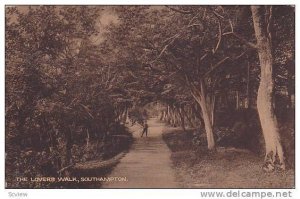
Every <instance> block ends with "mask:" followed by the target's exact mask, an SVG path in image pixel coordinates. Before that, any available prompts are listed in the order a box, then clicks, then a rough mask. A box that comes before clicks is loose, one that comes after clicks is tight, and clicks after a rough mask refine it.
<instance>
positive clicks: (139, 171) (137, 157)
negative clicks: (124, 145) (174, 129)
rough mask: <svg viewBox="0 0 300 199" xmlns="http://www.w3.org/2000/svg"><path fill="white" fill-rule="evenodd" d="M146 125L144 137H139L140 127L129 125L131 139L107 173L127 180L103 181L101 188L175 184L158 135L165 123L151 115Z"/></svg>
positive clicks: (166, 152) (165, 147)
mask: <svg viewBox="0 0 300 199" xmlns="http://www.w3.org/2000/svg"><path fill="white" fill-rule="evenodd" d="M148 125H149V128H148V137H141V131H142V127H140V126H133V127H131V128H130V130H131V131H132V132H133V137H134V143H133V144H132V147H131V149H130V150H129V152H128V153H127V154H126V155H125V156H124V157H123V158H122V159H121V161H120V163H119V164H118V165H117V166H116V167H115V168H114V169H113V171H112V173H111V174H110V175H109V176H114V177H126V178H127V181H126V182H124V181H120V182H116V181H114V182H106V183H104V184H103V186H102V188H178V186H179V185H178V183H177V182H176V179H175V174H174V171H173V169H172V166H171V165H172V162H171V160H170V156H171V152H170V150H169V148H168V147H167V145H166V143H165V142H164V141H163V139H162V132H163V129H164V128H165V125H164V124H163V123H161V122H159V121H158V120H157V119H154V118H152V119H150V120H148ZM166 128H167V127H166ZM144 136H145V135H144Z"/></svg>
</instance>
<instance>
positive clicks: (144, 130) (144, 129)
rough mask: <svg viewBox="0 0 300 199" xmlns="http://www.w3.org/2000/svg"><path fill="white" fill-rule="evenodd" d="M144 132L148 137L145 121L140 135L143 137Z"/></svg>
mask: <svg viewBox="0 0 300 199" xmlns="http://www.w3.org/2000/svg"><path fill="white" fill-rule="evenodd" d="M144 133H146V137H148V124H147V122H145V123H144V128H143V132H142V135H141V137H143V135H144Z"/></svg>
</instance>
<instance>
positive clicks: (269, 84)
mask: <svg viewBox="0 0 300 199" xmlns="http://www.w3.org/2000/svg"><path fill="white" fill-rule="evenodd" d="M251 11H252V18H253V24H254V30H255V36H256V39H257V48H258V55H259V61H260V66H261V77H260V85H259V89H258V95H257V110H258V113H259V118H260V122H261V127H262V131H263V136H264V139H265V144H266V156H265V161H266V164H265V167H264V169H267V170H273V169H274V168H275V166H276V165H275V164H276V163H279V164H278V165H279V166H280V168H282V169H284V168H285V164H284V155H283V150H282V145H281V142H280V135H279V130H278V123H277V119H276V116H275V114H274V107H273V104H272V98H273V90H274V83H273V77H272V66H273V57H272V47H271V38H270V36H269V33H268V30H267V26H268V24H266V22H265V20H264V19H265V7H264V6H251Z"/></svg>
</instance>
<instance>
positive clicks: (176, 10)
mask: <svg viewBox="0 0 300 199" xmlns="http://www.w3.org/2000/svg"><path fill="white" fill-rule="evenodd" d="M166 7H167V8H169V9H170V10H172V11H174V12H179V13H181V14H193V12H192V11H186V10H179V9H177V8H173V7H170V6H167V5H166Z"/></svg>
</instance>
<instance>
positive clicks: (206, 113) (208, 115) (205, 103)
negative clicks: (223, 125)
mask: <svg viewBox="0 0 300 199" xmlns="http://www.w3.org/2000/svg"><path fill="white" fill-rule="evenodd" d="M193 97H194V99H195V100H196V101H197V103H198V104H199V105H200V107H201V112H202V117H203V121H204V128H205V132H206V138H207V148H208V149H209V150H214V149H215V140H214V135H213V124H212V120H211V119H212V115H213V114H212V111H213V110H212V108H213V106H212V105H211V102H210V101H211V100H210V99H212V98H209V97H207V94H206V90H205V85H204V83H203V82H202V83H201V86H200V90H198V91H197V92H196V93H193Z"/></svg>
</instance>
